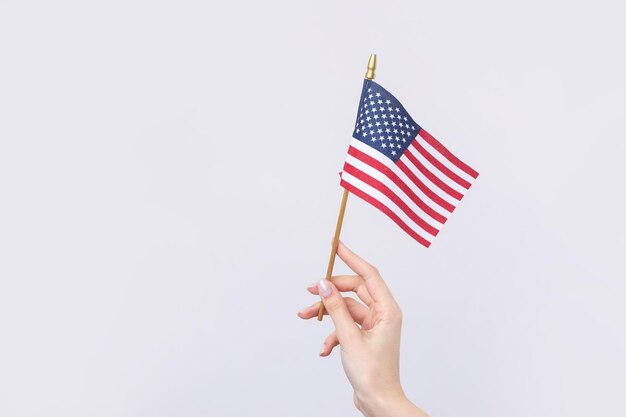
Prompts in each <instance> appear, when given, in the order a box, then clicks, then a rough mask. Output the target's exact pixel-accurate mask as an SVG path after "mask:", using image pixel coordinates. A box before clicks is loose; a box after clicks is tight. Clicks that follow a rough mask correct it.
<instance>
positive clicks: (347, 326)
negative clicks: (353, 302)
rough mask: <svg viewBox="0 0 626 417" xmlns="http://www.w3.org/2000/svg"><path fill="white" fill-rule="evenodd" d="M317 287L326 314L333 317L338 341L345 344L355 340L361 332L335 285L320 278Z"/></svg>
mask: <svg viewBox="0 0 626 417" xmlns="http://www.w3.org/2000/svg"><path fill="white" fill-rule="evenodd" d="M317 289H318V291H319V294H320V297H322V302H323V303H324V307H325V308H326V311H328V315H329V316H330V318H331V319H333V323H334V324H335V329H336V331H337V338H338V339H339V343H341V344H343V345H344V346H347V345H349V344H350V343H353V342H356V341H357V340H358V339H359V337H360V336H361V332H360V330H359V328H358V327H357V325H356V323H355V322H354V319H353V318H352V316H351V315H350V311H349V310H348V306H347V305H346V302H345V300H344V299H343V297H342V296H341V294H340V293H339V291H338V290H337V287H335V285H334V284H333V283H332V282H331V281H329V280H327V279H321V280H319V281H318V282H317Z"/></svg>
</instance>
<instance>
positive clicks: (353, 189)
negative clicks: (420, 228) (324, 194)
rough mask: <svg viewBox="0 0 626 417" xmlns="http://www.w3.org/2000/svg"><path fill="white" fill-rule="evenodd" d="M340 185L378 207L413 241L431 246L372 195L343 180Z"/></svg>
mask: <svg viewBox="0 0 626 417" xmlns="http://www.w3.org/2000/svg"><path fill="white" fill-rule="evenodd" d="M339 185H341V186H342V187H343V188H345V189H346V190H348V191H350V192H351V193H352V194H354V195H355V196H357V197H360V198H362V199H363V200H365V201H367V202H368V203H370V204H371V205H372V206H374V207H376V208H377V209H378V210H380V211H382V212H383V213H385V214H386V215H387V216H388V217H389V218H390V219H391V220H393V221H394V222H395V223H396V224H397V225H398V226H400V228H401V229H402V230H404V231H405V232H406V233H408V234H409V236H411V237H412V238H413V239H415V240H417V241H418V242H419V243H421V244H422V245H424V246H426V247H429V246H430V242H429V241H427V240H426V239H424V238H423V237H421V236H420V235H419V234H417V233H416V232H415V231H414V230H413V229H411V228H410V227H409V226H407V224H406V223H404V222H403V221H402V220H401V219H400V217H398V215H397V214H396V213H394V212H393V211H391V210H390V209H389V208H388V207H387V206H385V205H384V204H383V203H381V202H380V201H378V200H376V199H375V198H374V197H372V196H371V195H369V194H367V193H365V192H363V191H361V190H359V189H358V188H356V187H355V186H354V185H352V184H349V183H347V182H346V181H344V180H343V179H342V180H341V181H340V182H339Z"/></svg>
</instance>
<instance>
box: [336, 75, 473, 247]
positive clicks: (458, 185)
mask: <svg viewBox="0 0 626 417" xmlns="http://www.w3.org/2000/svg"><path fill="white" fill-rule="evenodd" d="M352 137H353V139H352V142H351V144H350V147H349V148H348V155H347V157H346V161H345V164H344V167H343V171H342V173H341V186H342V187H344V188H346V189H347V190H348V191H350V192H351V193H352V194H354V195H356V196H358V197H360V198H362V199H363V200H365V201H367V202H368V203H370V204H371V205H373V206H374V207H377V208H378V209H379V210H380V211H382V212H383V213H385V214H386V215H387V216H389V217H390V218H391V220H393V221H394V222H395V223H396V224H397V225H398V226H400V227H401V228H402V229H403V230H404V231H405V232H407V233H408V234H409V235H410V236H411V237H412V238H413V239H415V240H417V241H418V242H419V243H421V244H422V245H424V246H426V247H429V246H430V244H431V242H432V240H433V239H434V237H435V236H437V233H439V230H440V229H441V227H442V226H443V224H444V223H445V222H446V220H448V217H449V216H450V214H451V213H452V212H453V211H454V209H455V208H456V206H457V205H458V204H459V201H461V199H462V198H463V196H464V195H465V193H466V192H467V190H468V189H469V188H470V186H471V185H472V183H473V182H474V180H476V178H477V177H478V172H476V171H475V170H474V169H472V168H470V167H469V166H468V165H467V164H466V163H464V162H463V161H461V160H460V159H459V158H457V157H456V156H454V155H453V154H452V152H450V151H449V150H448V149H447V148H446V147H445V146H443V145H442V144H441V142H439V141H438V140H437V139H435V138H434V137H433V136H431V135H430V134H429V133H428V132H426V131H425V130H424V129H423V128H421V127H420V126H419V125H418V124H417V123H415V121H414V120H413V118H412V117H411V116H410V115H409V113H408V112H407V111H406V110H405V109H404V107H403V106H402V104H400V102H399V101H398V99H396V98H395V97H394V96H393V95H392V94H391V93H389V92H388V91H387V90H385V89H384V88H383V87H381V86H380V85H379V84H377V83H375V82H374V81H372V80H367V79H366V80H365V82H364V84H363V91H362V93H361V100H360V102H359V111H358V116H357V121H356V126H355V128H354V133H353V134H352Z"/></svg>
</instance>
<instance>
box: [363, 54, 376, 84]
mask: <svg viewBox="0 0 626 417" xmlns="http://www.w3.org/2000/svg"><path fill="white" fill-rule="evenodd" d="M375 73H376V54H372V55H370V60H369V61H368V62H367V72H366V73H365V78H367V79H368V80H373V79H374V77H375V76H376V74H375Z"/></svg>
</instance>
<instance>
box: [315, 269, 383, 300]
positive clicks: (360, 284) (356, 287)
mask: <svg viewBox="0 0 626 417" xmlns="http://www.w3.org/2000/svg"><path fill="white" fill-rule="evenodd" d="M331 281H332V282H333V284H335V287H337V289H338V290H339V291H352V292H354V293H356V295H357V297H359V299H360V300H361V301H363V302H364V303H365V304H366V305H367V306H368V307H371V306H372V303H373V302H374V300H372V296H371V295H370V293H369V291H367V286H366V285H365V281H364V280H363V278H361V277H359V276H356V275H336V276H334V277H332V278H331ZM307 290H308V291H309V292H310V293H311V294H315V295H317V294H318V291H317V285H316V284H312V285H310V286H309V287H308V288H307Z"/></svg>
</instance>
